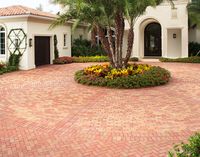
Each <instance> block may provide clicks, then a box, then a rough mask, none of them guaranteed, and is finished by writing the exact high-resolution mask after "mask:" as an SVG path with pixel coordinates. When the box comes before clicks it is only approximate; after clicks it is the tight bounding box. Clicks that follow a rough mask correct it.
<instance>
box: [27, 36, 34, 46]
mask: <svg viewBox="0 0 200 157" xmlns="http://www.w3.org/2000/svg"><path fill="white" fill-rule="evenodd" d="M28 44H29V47H32V46H33V39H32V38H30V39H29V42H28Z"/></svg>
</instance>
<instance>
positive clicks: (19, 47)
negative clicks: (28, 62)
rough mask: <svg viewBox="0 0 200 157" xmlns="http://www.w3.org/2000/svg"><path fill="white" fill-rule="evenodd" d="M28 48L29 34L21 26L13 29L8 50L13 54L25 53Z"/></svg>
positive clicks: (9, 37) (9, 36) (10, 33)
mask: <svg viewBox="0 0 200 157" xmlns="http://www.w3.org/2000/svg"><path fill="white" fill-rule="evenodd" d="M26 48H27V35H26V34H25V32H24V30H23V29H21V28H17V29H11V30H10V32H9V34H8V50H9V52H10V53H11V54H19V55H23V53H24V52H25V51H26Z"/></svg>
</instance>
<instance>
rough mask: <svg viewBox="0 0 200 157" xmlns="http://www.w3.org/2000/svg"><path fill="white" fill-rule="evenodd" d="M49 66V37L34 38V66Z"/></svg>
mask: <svg viewBox="0 0 200 157" xmlns="http://www.w3.org/2000/svg"><path fill="white" fill-rule="evenodd" d="M46 64H50V37H47V36H36V37H35V65H36V66H40V65H46Z"/></svg>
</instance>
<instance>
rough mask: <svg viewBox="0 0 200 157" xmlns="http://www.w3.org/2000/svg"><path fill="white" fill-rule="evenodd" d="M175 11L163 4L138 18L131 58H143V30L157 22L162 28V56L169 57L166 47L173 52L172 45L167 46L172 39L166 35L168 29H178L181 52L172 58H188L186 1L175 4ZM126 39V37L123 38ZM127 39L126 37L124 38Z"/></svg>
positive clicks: (167, 4)
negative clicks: (179, 31)
mask: <svg viewBox="0 0 200 157" xmlns="http://www.w3.org/2000/svg"><path fill="white" fill-rule="evenodd" d="M176 8H177V9H175V10H172V9H171V6H170V4H169V3H163V4H161V5H159V6H157V7H155V8H154V7H148V8H147V9H146V12H145V13H144V15H142V16H140V17H139V18H138V19H137V21H136V23H135V26H134V32H135V40H134V47H133V53H132V56H136V57H139V58H143V57H144V29H145V27H146V26H147V25H148V24H149V23H152V22H158V23H160V24H161V27H162V56H163V57H168V56H171V55H170V54H168V53H169V52H168V46H170V48H171V49H173V50H175V49H176V48H175V47H174V45H173V44H172V45H170V44H168V41H169V40H173V38H172V37H171V36H170V35H169V34H168V29H180V30H181V37H182V38H181V52H180V50H179V49H177V50H176V51H174V52H173V53H174V55H173V56H179V54H181V56H180V57H186V56H188V13H187V1H186V0H185V1H184V0H183V1H181V2H180V3H178V2H177V4H176ZM128 29H129V25H128V23H127V22H126V30H128ZM125 37H126V36H125ZM126 38H127V37H126Z"/></svg>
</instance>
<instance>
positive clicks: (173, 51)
mask: <svg viewBox="0 0 200 157" xmlns="http://www.w3.org/2000/svg"><path fill="white" fill-rule="evenodd" d="M174 34H176V38H173V35H174ZM181 38H182V36H181V29H168V41H167V44H168V46H167V57H169V58H178V57H181V46H182V44H181Z"/></svg>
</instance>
